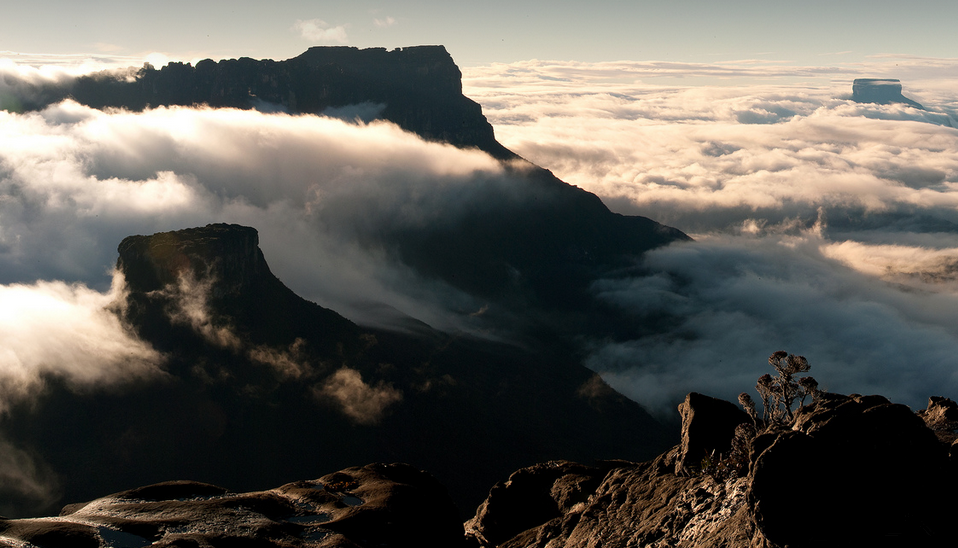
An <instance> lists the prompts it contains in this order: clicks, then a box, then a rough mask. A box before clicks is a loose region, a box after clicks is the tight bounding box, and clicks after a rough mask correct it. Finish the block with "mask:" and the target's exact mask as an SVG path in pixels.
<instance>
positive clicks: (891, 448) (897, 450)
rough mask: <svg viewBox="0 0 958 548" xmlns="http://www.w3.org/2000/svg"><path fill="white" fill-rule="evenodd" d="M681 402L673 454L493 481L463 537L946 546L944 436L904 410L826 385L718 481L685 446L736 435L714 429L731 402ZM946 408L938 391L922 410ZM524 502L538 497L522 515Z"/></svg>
mask: <svg viewBox="0 0 958 548" xmlns="http://www.w3.org/2000/svg"><path fill="white" fill-rule="evenodd" d="M952 403H953V402H952ZM682 407H683V408H684V412H683V417H684V422H685V424H684V425H683V440H682V444H681V445H680V446H677V447H676V448H675V449H673V450H672V451H670V452H668V453H666V454H664V455H662V456H660V457H659V458H657V459H655V460H653V461H651V462H646V463H642V464H630V463H612V464H610V465H609V466H610V468H611V469H608V470H605V469H601V468H595V467H591V468H590V467H582V466H581V465H576V464H573V463H568V462H557V463H550V464H548V465H539V466H535V467H532V468H527V469H524V470H520V471H519V472H516V473H515V474H513V476H512V477H510V478H509V480H508V481H506V482H503V483H501V484H498V485H497V486H496V487H495V488H493V490H492V491H491V492H490V495H489V498H488V499H487V500H486V502H485V503H483V505H482V506H481V507H480V509H479V512H478V513H477V514H476V516H475V517H474V518H473V519H472V520H471V521H469V522H467V523H466V533H467V536H468V537H469V538H470V539H471V541H472V542H473V543H474V544H478V545H479V546H482V547H488V548H491V547H497V546H498V547H509V548H513V547H514V548H518V547H520V546H521V547H546V546H548V547H549V548H556V547H559V546H564V547H583V548H585V547H599V546H602V547H605V548H609V547H626V546H643V547H646V546H649V547H661V548H665V547H703V548H704V547H715V546H724V547H743V548H744V547H750V548H759V547H764V548H773V547H785V546H788V547H791V548H798V547H823V546H825V547H832V546H834V547H836V548H837V547H847V546H889V547H890V546H947V545H951V544H950V543H951V542H952V541H953V538H952V531H951V525H950V524H951V523H952V520H953V516H954V512H956V511H958V502H956V500H955V497H954V496H953V493H954V488H955V465H954V464H953V463H951V462H949V459H948V449H949V445H948V444H946V443H943V442H942V441H939V439H938V438H936V435H935V432H933V431H932V430H931V429H929V428H928V427H927V426H926V425H925V424H924V421H923V420H922V418H920V417H918V416H916V414H915V413H912V412H911V410H909V409H908V408H907V407H905V406H903V405H898V404H893V403H890V402H889V401H888V400H886V399H885V398H883V397H881V396H858V395H852V396H841V395H825V396H823V397H822V399H821V400H820V401H819V402H818V403H816V404H813V405H810V406H806V407H803V408H802V409H801V410H800V411H799V412H798V413H797V416H796V423H795V426H794V428H793V429H791V430H783V431H776V432H770V433H766V434H763V435H760V436H758V437H757V438H755V439H754V440H753V441H752V451H751V455H750V457H749V463H748V464H749V468H748V469H749V471H748V473H747V474H746V475H744V476H742V477H733V478H730V479H724V480H723V479H721V478H716V476H715V475H714V472H713V473H712V474H710V473H709V471H708V470H706V471H705V472H703V471H702V470H701V468H700V467H698V469H696V468H697V467H696V466H695V465H694V464H692V463H691V461H690V455H689V453H688V448H689V447H693V448H697V449H695V450H696V451H697V454H701V452H710V451H711V450H713V449H715V450H721V448H722V447H728V446H729V443H730V438H731V434H728V437H726V438H725V439H719V438H717V437H716V436H714V432H716V431H719V430H721V429H723V428H725V430H724V431H726V432H728V430H727V428H726V426H725V425H726V423H727V420H728V415H727V414H726V413H725V410H723V409H722V407H723V406H721V405H718V404H717V403H716V402H715V401H714V400H712V399H711V398H706V397H703V396H695V397H690V398H688V399H687V400H686V402H685V403H683V406H682ZM950 408H951V406H949V405H947V403H946V402H942V401H941V399H934V400H932V402H931V403H930V406H929V410H926V411H925V412H924V413H923V415H924V416H926V417H928V416H935V417H938V416H941V415H943V414H944V413H946V412H948V411H947V409H950ZM714 411H717V412H715V413H714V414H713V415H712V421H711V422H712V424H711V425H710V424H709V422H710V421H709V413H710V412H714ZM693 419H694V421H696V422H697V423H698V424H697V425H695V426H694V427H692V425H690V424H689V423H690V422H691V421H692V420H693ZM710 426H711V427H713V428H710ZM952 426H953V425H952ZM683 458H684V466H677V465H678V464H679V463H681V462H682V460H683ZM677 469H678V470H680V471H682V472H683V475H679V474H677V473H676V470H677ZM685 473H688V474H689V475H684V474H685ZM570 494H574V495H571V496H570ZM520 501H534V502H530V503H529V504H530V505H531V508H530V510H529V511H527V512H525V513H521V512H519V511H518V510H517V508H518V507H519V506H520V505H521V503H520ZM531 522H536V523H534V524H531Z"/></svg>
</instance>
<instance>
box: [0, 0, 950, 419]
mask: <svg viewBox="0 0 958 548" xmlns="http://www.w3.org/2000/svg"><path fill="white" fill-rule="evenodd" d="M956 12H958V5H956V4H954V3H943V2H941V3H939V2H913V3H911V4H909V5H908V6H907V8H906V7H903V5H902V4H900V3H894V4H893V3H890V2H869V3H864V2H855V3H852V2H843V3H835V2H830V3H825V2H810V3H804V4H802V5H801V10H798V8H796V7H795V5H794V4H786V3H779V2H726V3H722V4H718V3H714V2H675V1H673V2H664V1H662V2H613V1H606V2H592V3H590V4H589V5H588V6H586V5H585V4H584V3H579V2H576V3H556V2H550V3H545V2H509V3H506V2H498V1H490V2H484V3H476V4H474V5H469V6H463V5H459V4H456V3H450V2H402V3H397V2H393V3H389V4H379V3H372V2H361V1H360V2H351V3H348V4H347V3H323V2H274V3H271V4H269V5H268V6H267V5H266V4H263V3H256V4H252V3H250V4H246V3H242V2H189V3H187V2H167V3H165V4H163V6H162V8H160V7H158V6H157V5H156V4H155V3H150V4H147V3H142V2H94V3H92V4H91V3H84V4H83V5H82V7H80V6H79V5H78V4H77V3H66V2H62V3H61V2H42V1H41V2H34V3H32V4H29V5H27V4H23V3H21V4H16V5H9V6H5V7H4V10H3V17H2V19H0V57H2V58H6V60H4V61H0V73H2V75H3V78H0V108H6V106H5V104H4V101H9V100H11V98H15V97H16V96H17V94H18V93H23V89H22V88H21V87H18V85H19V84H18V82H29V81H41V80H45V81H63V80H64V79H69V78H70V77H71V74H75V73H78V72H86V71H90V70H96V69H99V68H104V67H110V66H118V65H119V66H127V65H132V66H139V65H141V64H142V63H143V61H144V60H147V59H148V60H150V61H151V62H153V63H154V64H156V65H160V64H162V63H163V62H164V61H165V60H167V59H172V60H182V61H192V60H198V59H202V58H207V57H211V58H214V59H219V58H229V57H240V56H248V57H254V58H275V59H283V58H289V57H293V56H295V55H298V54H299V53H301V52H302V51H304V50H305V49H306V48H307V47H309V46H313V45H352V46H358V47H368V46H382V47H387V48H393V47H400V46H408V45H417V44H443V45H445V46H446V47H447V49H448V50H449V51H450V53H451V54H452V56H453V58H454V59H455V61H456V62H457V63H458V64H459V66H460V67H461V68H462V70H463V76H464V80H463V85H464V92H465V94H466V95H467V96H469V97H472V98H473V99H475V100H476V101H478V102H479V103H480V104H481V105H482V107H483V112H484V113H485V114H486V116H487V117H488V118H489V120H490V122H492V124H493V126H494V127H495V130H496V135H497V137H498V138H499V140H500V141H501V142H502V143H503V144H505V145H506V146H507V147H509V148H511V149H512V150H514V151H516V152H517V153H519V154H520V155H522V156H523V157H525V158H527V159H529V160H531V161H533V162H535V163H537V164H538V165H541V166H543V167H546V168H548V169H550V170H552V171H554V172H555V173H556V175H558V176H559V177H560V178H562V179H563V180H566V181H568V182H569V183H571V184H575V185H578V186H580V187H582V188H585V189H587V190H589V191H591V192H594V193H596V194H597V195H598V196H599V197H600V198H602V199H603V201H604V202H605V203H606V204H607V205H608V206H609V207H610V208H611V209H612V210H613V211H616V212H619V213H624V214H638V215H645V216H648V217H651V218H653V219H656V220H658V221H661V222H664V223H666V224H670V225H671V226H675V227H677V228H680V229H682V230H684V231H686V232H687V233H689V234H691V235H692V236H693V237H694V238H695V240H696V241H695V242H694V243H692V244H686V245H677V246H671V247H669V248H665V249H662V250H658V251H655V252H653V253H650V254H649V255H648V257H647V258H646V263H645V266H647V267H648V268H649V269H651V271H653V272H654V274H650V275H648V276H644V277H637V278H633V279H607V280H606V279H600V280H596V282H595V284H594V286H593V291H594V293H595V294H596V295H597V296H599V297H600V298H603V299H606V300H608V301H609V302H610V303H613V304H615V305H617V306H621V307H622V308H623V309H625V310H626V311H629V312H630V313H634V314H636V315H638V316H642V315H647V314H650V313H654V312H655V311H656V310H662V311H668V312H671V313H676V314H679V315H680V316H681V317H682V318H684V321H683V322H681V324H680V325H679V326H678V327H677V328H676V329H675V330H674V331H672V332H669V333H666V334H664V335H656V336H653V337H651V338H645V339H638V340H631V341H616V342H614V343H608V342H607V341H606V342H604V341H591V342H588V343H587V344H589V345H591V346H589V348H588V352H587V355H588V360H587V363H588V365H589V366H590V367H592V368H594V369H595V370H597V371H599V372H601V373H602V374H603V377H604V378H605V379H606V380H607V381H609V382H610V383H612V385H613V386H614V387H616V388H617V389H619V390H620V391H622V392H623V393H625V394H626V395H628V396H630V397H632V398H633V399H635V400H636V401H639V402H640V403H642V404H644V405H646V406H647V407H649V408H650V409H652V410H653V411H656V412H658V413H660V414H663V415H664V414H668V413H671V412H673V410H674V403H675V402H676V401H677V400H680V399H681V398H682V397H683V396H684V394H685V393H686V392H688V391H689V390H698V391H703V392H707V393H711V394H715V395H718V396H722V397H730V398H734V397H735V395H736V394H737V393H738V392H740V391H742V390H745V389H748V388H749V387H750V386H751V385H752V383H754V379H755V378H756V377H757V376H759V375H760V374H762V373H764V372H766V371H765V369H767V366H765V359H766V358H767V356H768V355H769V354H771V353H772V352H774V351H777V350H786V351H789V352H794V353H799V354H804V355H806V356H807V357H808V358H809V361H810V363H811V364H812V373H813V374H815V375H816V376H817V377H818V378H819V382H820V383H821V384H822V385H823V386H825V387H828V388H829V389H832V390H835V391H844V392H863V393H872V392H877V393H884V394H886V395H888V396H889V397H891V398H893V399H895V400H896V401H903V402H905V403H907V404H908V405H911V406H913V407H916V408H917V407H922V406H923V404H924V398H925V397H927V396H928V395H931V393H932V392H937V393H942V394H944V395H949V396H951V397H953V398H955V397H958V374H956V373H955V369H956V368H955V356H958V327H956V326H958V312H955V311H956V310H958V306H956V305H958V302H956V300H958V274H956V272H958V266H956V265H958V241H956V237H955V236H956V234H958V230H956V229H955V225H956V224H958V131H956V129H955V128H956V127H958V116H956V112H958V91H955V90H958V59H956V57H958V56H956V55H955V52H954V51H953V48H952V46H951V45H950V44H949V43H948V38H949V36H950V35H951V28H950V24H951V23H950V22H951V21H953V20H955V16H956V15H958V13H956ZM858 77H886V78H900V79H901V80H902V83H903V86H904V92H905V95H906V96H908V97H910V98H913V99H915V100H917V101H918V102H920V103H922V104H923V105H925V107H926V109H927V110H918V109H914V108H910V107H905V106H901V105H888V106H879V105H859V104H855V103H852V102H851V101H849V96H850V92H851V82H852V80H853V79H854V78H858ZM371 148H374V149H376V150H377V151H378V154H376V155H370V154H369V150H370V149H371ZM315 173H323V174H325V176H324V177H323V178H321V179H319V180H317V179H316V178H315V177H314V175H313V174H315ZM264 180H269V181H271V184H270V185H268V186H265V185H263V184H262V181H264ZM501 184H509V181H508V175H507V174H505V173H503V171H502V170H501V168H500V166H498V165H497V164H496V163H495V162H494V161H492V160H491V159H490V158H488V157H486V156H484V155H482V154H480V153H477V152H475V151H462V150H457V149H454V148H452V147H448V146H442V145H438V144H435V143H424V142H422V141H421V140H419V139H418V138H416V137H415V136H412V135H409V134H405V133H403V132H402V131H401V130H399V129H398V128H396V127H394V126H391V125H389V124H382V123H374V124H369V125H366V124H356V123H352V122H348V121H343V120H338V119H335V118H330V117H323V116H304V117H291V116H285V115H281V114H274V115H269V114H265V113H259V112H236V111H209V110H203V109H185V108H183V109H180V108H172V109H156V110H152V111H147V112H144V113H141V114H133V113H125V112H106V113H105V112H99V111H94V110H91V109H87V108H85V107H82V106H79V105H76V104H73V103H69V102H68V103H62V104H59V105H54V106H51V107H50V108H48V109H46V110H44V111H42V112H40V113H23V114H18V113H15V112H4V111H0V302H2V303H3V307H0V310H4V311H21V312H18V313H14V312H6V313H5V314H2V315H0V348H2V349H3V350H2V351H0V392H2V393H3V394H5V395H7V396H9V395H11V394H20V395H24V394H29V393H31V391H32V390H36V389H38V388H37V387H38V383H39V382H40V381H39V379H40V378H41V375H42V374H43V373H44V372H50V369H51V368H54V370H55V372H58V373H60V374H62V375H65V376H66V377H67V378H69V379H72V380H73V382H76V383H78V384H83V383H102V382H105V381H104V379H113V380H115V381H116V382H125V380H126V379H130V378H139V377H142V376H144V375H147V376H148V375H157V374H161V367H160V364H159V358H158V357H157V356H156V355H155V354H154V353H153V352H152V350H151V349H150V348H148V347H145V346H142V345H141V344H139V343H138V342H137V341H135V340H133V339H131V338H130V335H129V332H128V330H126V329H125V328H124V327H123V326H122V325H118V324H117V323H116V322H115V321H114V320H113V319H111V318H112V317H111V316H109V315H108V314H104V313H103V310H104V309H106V308H108V303H112V302H116V300H117V299H118V298H119V296H121V295H122V292H123V287H122V283H121V281H117V280H116V279H115V278H114V277H113V276H112V275H111V273H110V266H111V265H112V264H113V262H114V261H115V258H116V252H115V248H116V244H117V243H118V242H119V241H120V240H121V239H122V238H123V237H124V236H127V235H130V234H149V233H152V232H156V231H160V230H173V229H177V228H184V227H187V226H196V225H203V224H206V223H208V222H214V221H226V222H237V223H242V224H247V225H250V226H255V227H256V228H258V229H259V231H260V237H261V245H262V247H263V249H264V252H265V254H266V256H267V260H268V261H269V263H270V265H271V267H272V269H273V270H274V272H276V273H277V275H279V277H280V278H281V279H282V280H283V281H284V282H285V283H287V285H289V286H290V287H292V288H293V289H295V290H296V291H297V292H299V293H300V294H301V295H303V296H304V297H307V298H309V299H311V300H314V301H316V302H319V303H320V304H323V305H325V306H329V307H331V308H334V309H336V310H339V311H341V312H343V313H344V314H346V315H347V316H348V317H352V318H354V319H358V320H363V319H369V318H363V317H362V314H363V312H362V310H363V309H362V307H360V306H357V304H356V303H357V302H358V301H360V300H363V299H365V300H376V301H379V302H384V303H387V304H389V305H390V306H394V307H396V308H397V309H399V310H402V311H404V312H407V313H409V314H411V315H413V316H415V317H418V318H420V319H423V320H424V321H427V322H428V323H430V324H432V325H435V326H437V327H440V328H444V329H468V318H467V315H466V316H464V315H463V314H462V313H461V311H463V310H466V311H470V310H477V309H479V307H480V306H481V304H482V303H476V302H473V301H471V300H470V298H469V297H468V296H466V295H462V294H460V293H457V292H456V291H455V290H454V289H451V288H449V287H444V286H441V285H437V284H435V283H433V282H426V281H425V280H421V279H418V278H417V277H416V275H415V273H413V272H411V271H410V270H409V269H408V268H405V267H404V266H403V265H401V264H397V263H396V262H395V261H391V260H390V258H389V257H388V256H385V255H383V254H377V253H374V252H370V251H369V250H368V249H363V248H361V246H358V245H357V243H356V242H357V241H358V240H359V239H361V238H362V235H363V234H365V233H373V232H375V231H376V230H378V229H379V228H381V227H382V226H385V225H388V226H393V227H394V226H395V225H396V223H399V224H401V223H410V222H412V223H422V222H427V221H433V220H435V219H434V218H433V217H431V216H435V215H437V213H436V211H442V212H443V213H442V215H448V216H453V215H455V213H456V211H457V209H456V208H457V207H460V206H461V204H462V201H461V197H462V196H463V195H468V196H470V198H471V199H478V200H482V199H485V197H487V196H490V195H492V194H494V192H493V190H491V189H494V188H495V187H496V185H501ZM423 196H428V197H430V200H431V201H429V200H423V199H422V197H423ZM291 242H295V244H291ZM317 272H320V273H322V276H316V273H317ZM41 305H42V306H41ZM26 311H32V312H31V313H30V315H29V321H24V322H21V321H19V319H18V318H19V314H21V313H22V314H27V312H26ZM51 322H53V323H55V324H56V325H57V326H58V329H57V330H56V331H55V332H53V333H47V332H45V331H44V330H43V326H45V325H48V324H50V323H51ZM30 333H34V334H35V335H36V336H37V337H38V338H33V337H31V336H30ZM41 335H42V336H44V337H47V339H46V340H49V339H50V337H54V338H55V339H56V340H57V341H58V344H57V345H54V346H53V348H56V351H57V352H60V353H61V354H60V355H70V356H75V358H76V359H73V360H63V359H58V358H56V356H51V355H50V354H49V350H48V349H49V348H51V346H50V345H44V344H40V343H39V342H38V341H39V340H40V339H39V337H40V336H41ZM124 348H132V349H134V354H135V356H134V358H135V359H132V360H131V359H128V357H129V356H128V355H127V354H124V353H123V351H122V349H124ZM57 363H59V364H70V366H69V367H66V366H64V367H65V368H64V369H59V370H58V369H56V368H57V367H60V366H58V365H55V364H57ZM0 412H2V409H0Z"/></svg>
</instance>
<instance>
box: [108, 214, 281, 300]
mask: <svg viewBox="0 0 958 548" xmlns="http://www.w3.org/2000/svg"><path fill="white" fill-rule="evenodd" d="M117 251H118V252H119V254H120V256H119V259H118V263H117V267H118V268H119V269H120V270H121V271H122V272H123V273H124V274H125V276H126V281H127V286H128V287H129V288H130V289H131V290H132V291H134V292H141V293H148V292H150V291H155V290H159V289H162V288H163V287H164V286H166V285H169V284H176V283H177V281H178V279H179V278H180V277H181V276H184V275H189V276H192V277H195V278H198V279H199V280H200V281H202V280H217V281H219V282H221V283H217V284H216V286H215V290H216V291H217V293H219V294H220V295H226V294H241V293H242V292H243V291H244V290H245V289H248V288H249V287H251V286H253V285H254V284H255V283H256V282H257V281H259V280H260V279H262V278H265V277H267V276H272V273H270V271H269V267H268V266H267V265H266V260H265V259H264V258H263V253H262V252H261V251H260V249H259V235H258V234H257V232H256V230H255V229H253V228H249V227H244V226H239V225H226V224H213V225H208V226H206V227H203V228H189V229H185V230H179V231H176V232H162V233H159V234H154V235H152V236H129V237H127V238H124V239H123V241H122V242H120V245H119V247H118V249H117ZM227 284H229V285H227Z"/></svg>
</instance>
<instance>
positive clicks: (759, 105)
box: [464, 58, 958, 415]
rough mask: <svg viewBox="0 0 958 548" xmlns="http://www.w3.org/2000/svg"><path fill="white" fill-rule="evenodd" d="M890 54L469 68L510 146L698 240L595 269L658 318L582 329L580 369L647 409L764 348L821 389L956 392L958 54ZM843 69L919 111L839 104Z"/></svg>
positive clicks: (725, 379)
mask: <svg viewBox="0 0 958 548" xmlns="http://www.w3.org/2000/svg"><path fill="white" fill-rule="evenodd" d="M892 61H893V62H889V61H887V60H881V59H875V60H874V62H871V63H869V64H867V65H856V66H840V67H791V66H786V65H779V64H775V63H767V62H741V63H726V64H722V65H689V64H676V63H652V62H650V63H634V62H620V63H599V64H583V63H565V62H546V61H530V62H524V63H516V64H511V65H496V66H491V67H478V68H476V69H468V70H466V71H465V80H464V84H465V86H464V87H465V89H466V93H467V94H469V95H470V96H471V97H473V98H475V99H477V100H478V101H479V102H480V103H481V104H483V105H484V111H485V112H486V113H487V115H488V116H489V118H490V121H491V122H492V123H493V125H494V126H495V127H496V134H497V137H498V138H499V139H500V140H501V141H502V142H503V144H505V145H506V146H507V147H509V148H511V149H512V150H514V151H516V152H517V153H519V154H520V155H522V156H524V157H525V158H527V159H529V160H531V161H533V162H535V163H537V164H539V165H542V166H544V167H546V168H548V169H551V170H553V171H554V172H555V173H556V175H558V176H559V177H560V178H562V179H563V180H566V181H568V182H570V183H573V184H576V185H578V186H580V187H583V188H585V189H586V190H589V191H591V192H594V193H596V194H598V195H599V196H600V197H601V198H602V199H603V201H604V202H605V203H606V204H607V205H609V207H610V208H611V209H613V210H614V211H619V212H622V213H627V214H639V215H645V216H648V217H651V218H653V219H656V220H658V221H661V222H665V223H666V224H670V225H672V226H676V227H677V228H680V229H682V230H685V231H686V232H688V233H690V234H692V235H693V237H695V238H696V242H694V243H690V244H681V245H675V246H672V247H669V248H666V249H660V250H657V251H654V252H652V253H650V254H649V255H648V256H647V257H646V259H645V260H644V262H642V263H641V264H639V265H636V271H635V272H633V273H632V274H629V275H622V276H618V277H615V278H609V279H603V280H599V281H597V282H596V283H595V284H594V286H593V290H594V293H595V294H596V295H597V296H599V297H600V298H602V299H603V300H605V301H607V302H609V303H612V304H614V305H616V306H619V307H621V308H622V309H623V310H626V311H628V312H629V313H630V314H633V315H634V316H635V317H636V318H637V319H640V320H641V319H644V320H646V321H661V322H662V323H661V328H660V330H659V331H660V332H659V333H657V334H655V335H649V336H643V337H638V338H635V339H631V340H620V341H615V342H613V343H605V342H595V343H593V347H592V350H591V354H590V357H589V359H588V363H589V365H590V367H592V368H593V369H595V370H596V371H598V372H600V373H602V375H603V378H604V379H605V380H607V381H608V382H609V383H610V384H612V385H613V386H614V387H615V388H617V389H618V390H620V391H622V392H624V393H625V394H626V395H628V396H630V397H632V398H634V399H636V400H637V401H639V402H641V403H643V404H645V405H646V406H648V407H649V408H651V409H653V410H654V411H656V412H658V413H660V414H662V415H671V414H673V413H674V405H675V404H676V403H677V402H678V401H680V400H681V398H682V397H683V396H684V394H685V393H687V392H688V391H691V390H698V391H702V392H706V393H710V394H714V395H717V396H721V397H726V398H730V399H733V400H734V398H735V395H736V394H737V393H739V392H741V391H743V390H751V389H752V387H753V386H754V384H755V379H756V378H757V377H758V376H759V375H761V374H763V373H765V372H766V371H765V370H766V369H767V366H766V365H765V362H766V359H767V357H768V355H769V354H771V353H772V352H774V351H776V350H787V351H789V352H793V353H798V354H803V355H805V356H806V357H808V359H809V361H810V363H811V364H812V371H811V373H812V374H813V375H815V376H816V378H818V379H819V381H820V382H821V383H822V384H823V386H824V387H825V388H828V389H832V390H834V391H839V392H860V393H882V394H885V395H887V396H889V397H891V398H892V399H895V400H897V401H901V402H904V403H907V404H909V405H911V406H912V407H924V404H925V400H926V398H927V396H929V395H933V394H943V395H946V396H950V397H955V396H958V374H956V373H955V371H956V368H955V364H956V359H958V352H956V351H958V332H956V329H955V327H954V326H955V325H956V322H955V320H956V319H958V318H955V317H954V314H953V311H954V310H955V309H956V308H955V304H958V303H956V302H955V300H956V299H958V286H956V285H955V272H956V265H958V250H956V241H958V192H956V191H958V130H956V129H955V128H956V127H958V123H956V120H958V116H956V114H955V113H956V108H955V106H956V104H958V103H956V100H958V94H955V93H954V91H953V90H954V89H955V84H956V82H955V80H954V79H953V78H951V77H950V76H949V75H950V74H954V69H955V67H956V66H958V62H956V61H955V60H942V59H937V60H934V59H932V60H929V59H917V58H895V59H893V60H892ZM857 77H890V78H901V79H902V82H903V84H904V94H905V95H906V96H908V97H913V98H916V99H918V100H920V102H922V103H923V104H924V105H925V106H926V108H928V110H926V111H923V110H916V109H914V108H911V107H907V106H904V105H874V104H867V105H866V104H857V103H853V102H851V101H850V96H851V81H852V80H853V79H854V78H857ZM909 78H911V79H910V80H909ZM683 80H685V81H684V82H683ZM662 318H666V319H665V320H663V319H662Z"/></svg>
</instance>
